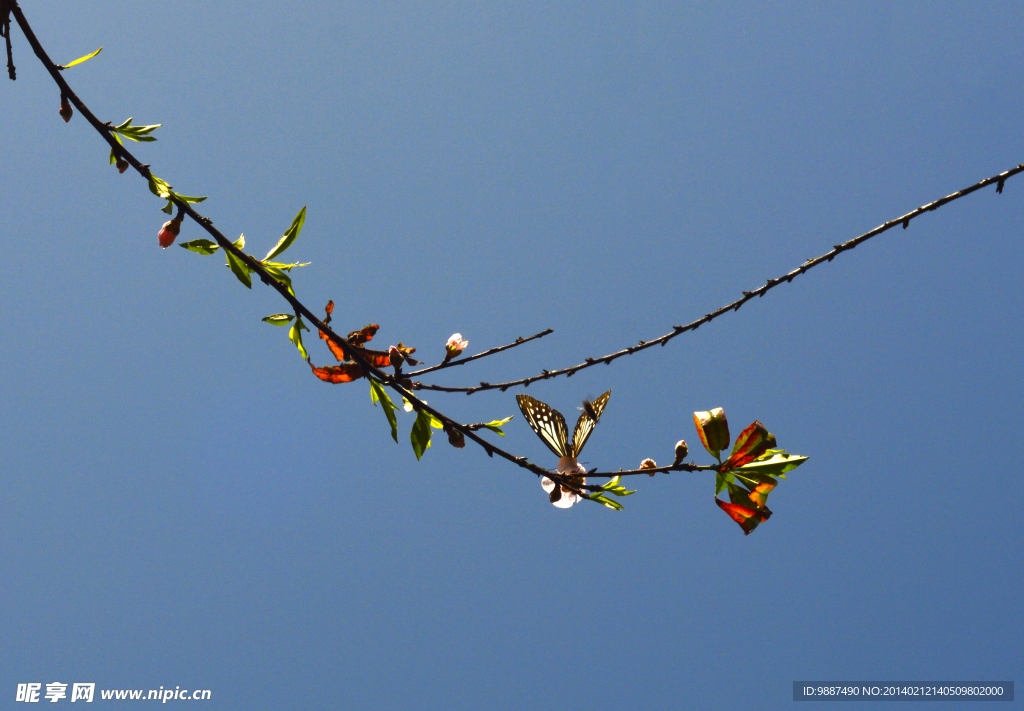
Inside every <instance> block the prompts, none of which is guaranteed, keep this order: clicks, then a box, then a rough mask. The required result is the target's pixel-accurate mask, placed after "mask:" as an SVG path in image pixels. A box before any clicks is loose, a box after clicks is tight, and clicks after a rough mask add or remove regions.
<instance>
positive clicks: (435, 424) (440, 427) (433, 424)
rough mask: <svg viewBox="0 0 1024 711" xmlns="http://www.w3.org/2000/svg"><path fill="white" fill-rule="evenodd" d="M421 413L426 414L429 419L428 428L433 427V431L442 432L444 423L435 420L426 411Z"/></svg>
mask: <svg viewBox="0 0 1024 711" xmlns="http://www.w3.org/2000/svg"><path fill="white" fill-rule="evenodd" d="M421 412H426V414H427V417H429V418H430V426H431V427H433V428H434V429H435V430H443V429H444V423H443V422H441V420H439V419H437V418H436V417H434V416H433V415H432V414H430V413H429V412H427V411H426V410H421Z"/></svg>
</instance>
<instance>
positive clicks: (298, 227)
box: [263, 205, 306, 261]
mask: <svg viewBox="0 0 1024 711" xmlns="http://www.w3.org/2000/svg"><path fill="white" fill-rule="evenodd" d="M305 221H306V207H305V205H303V207H302V209H301V210H299V214H298V215H296V216H295V219H294V220H292V225H291V227H289V228H288V229H287V230H286V231H285V233H284V236H283V237H281V239H279V240H278V241H277V244H276V245H274V248H273V249H272V250H270V251H269V252H267V256H266V257H264V258H263V261H267V260H268V259H273V258H274V257H276V256H277V255H279V254H280V253H281V252H283V251H285V250H286V249H288V248H289V247H291V246H292V242H294V241H295V240H296V238H297V237H298V236H299V232H301V231H302V225H303V223H304V222H305Z"/></svg>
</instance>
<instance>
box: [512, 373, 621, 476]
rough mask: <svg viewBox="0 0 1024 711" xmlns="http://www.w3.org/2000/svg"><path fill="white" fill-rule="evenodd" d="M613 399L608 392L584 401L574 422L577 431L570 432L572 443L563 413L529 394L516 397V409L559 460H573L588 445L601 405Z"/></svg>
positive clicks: (601, 409)
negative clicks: (581, 412) (581, 411)
mask: <svg viewBox="0 0 1024 711" xmlns="http://www.w3.org/2000/svg"><path fill="white" fill-rule="evenodd" d="M611 396H612V391H611V390H609V391H608V392H606V393H605V394H604V395H602V396H601V397H599V398H597V399H596V400H593V401H590V400H584V401H583V414H581V415H580V419H578V420H577V421H576V428H575V429H574V430H573V433H572V442H570V441H569V428H568V427H567V426H566V424H565V418H564V417H562V413H561V412H559V411H558V410H555V409H554V408H552V407H549V406H548V405H546V404H544V403H543V402H541V401H540V400H538V399H536V398H532V397H530V396H529V395H516V402H518V403H519V409H520V410H522V411H523V417H525V418H526V421H527V422H528V423H530V427H532V428H533V431H534V432H536V433H537V436H538V437H540V439H541V441H542V442H544V444H546V445H547V446H548V449H550V450H551V451H552V452H554V453H555V454H556V455H557V456H558V457H559V458H562V457H572V458H574V459H575V458H576V457H578V456H579V454H580V452H581V451H582V450H583V445H585V444H586V443H587V439H589V437H590V433H591V432H593V431H594V426H595V425H597V421H598V420H599V419H600V418H601V413H602V412H604V406H605V405H607V404H608V398H610V397H611Z"/></svg>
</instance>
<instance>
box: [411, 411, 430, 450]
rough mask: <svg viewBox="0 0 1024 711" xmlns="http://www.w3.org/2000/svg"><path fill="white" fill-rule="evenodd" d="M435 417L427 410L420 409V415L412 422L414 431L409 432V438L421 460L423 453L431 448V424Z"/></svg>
mask: <svg viewBox="0 0 1024 711" xmlns="http://www.w3.org/2000/svg"><path fill="white" fill-rule="evenodd" d="M432 419H433V417H432V416H431V414H430V413H429V412H427V411H426V410H420V413H419V415H417V416H416V421H415V422H414V423H413V424H412V432H410V433H409V439H410V440H412V451H413V452H415V453H416V459H417V460H419V458H420V457H422V456H423V453H424V452H426V451H427V450H428V449H430V426H431V420H432Z"/></svg>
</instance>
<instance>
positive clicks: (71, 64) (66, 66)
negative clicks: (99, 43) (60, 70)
mask: <svg viewBox="0 0 1024 711" xmlns="http://www.w3.org/2000/svg"><path fill="white" fill-rule="evenodd" d="M102 51H103V48H102V47H100V48H99V49H97V50H96V51H95V52H91V53H89V54H87V55H85V56H84V57H79V58H78V59H76V60H75V61H73V62H69V63H68V64H65V65H64V68H65V69H67V68H68V67H73V66H75V65H76V64H81V63H82V62H84V61H86V60H88V59H92V58H93V57H95V56H96V55H97V54H99V53H100V52H102Z"/></svg>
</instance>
